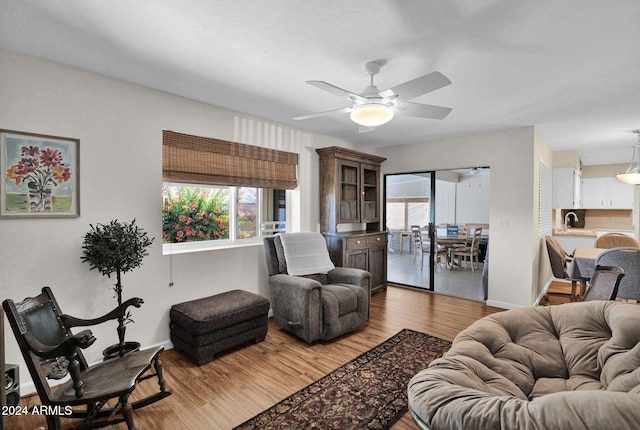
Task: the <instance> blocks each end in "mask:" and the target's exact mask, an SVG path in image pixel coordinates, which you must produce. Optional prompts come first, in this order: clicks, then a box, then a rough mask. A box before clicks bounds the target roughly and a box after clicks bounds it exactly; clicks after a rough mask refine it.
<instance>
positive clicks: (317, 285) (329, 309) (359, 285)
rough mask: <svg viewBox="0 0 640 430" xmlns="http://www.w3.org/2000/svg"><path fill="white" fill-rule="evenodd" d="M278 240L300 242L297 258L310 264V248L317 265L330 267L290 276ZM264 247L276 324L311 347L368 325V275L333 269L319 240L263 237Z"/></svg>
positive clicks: (312, 237) (314, 237) (306, 236)
mask: <svg viewBox="0 0 640 430" xmlns="http://www.w3.org/2000/svg"><path fill="white" fill-rule="evenodd" d="M292 235H298V236H292ZM283 236H287V237H289V238H293V239H295V240H299V241H300V242H299V247H300V249H301V250H302V252H301V253H302V254H305V255H304V257H308V258H307V260H313V258H314V257H313V255H311V254H310V251H309V249H310V248H312V243H314V244H315V250H316V252H317V253H320V254H322V255H320V256H319V259H320V260H322V261H324V262H325V263H326V264H328V265H329V266H326V264H325V268H326V269H328V270H326V271H324V272H325V273H308V274H296V275H294V274H289V270H288V267H287V257H286V256H287V255H289V256H290V254H288V253H287V252H286V250H285V247H283V244H282V242H283V240H282V237H283ZM301 239H302V240H301ZM320 240H322V243H320V242H319V241H320ZM285 242H286V238H285ZM263 243H264V250H265V257H266V260H267V268H268V270H269V288H270V292H271V306H272V310H273V318H274V320H275V322H276V323H278V324H279V325H281V326H282V327H284V328H286V329H287V330H289V331H290V332H292V333H293V334H295V335H296V336H299V337H301V338H302V339H304V340H306V341H307V342H309V343H311V342H313V341H316V340H329V339H333V338H335V337H338V336H341V335H343V334H345V333H349V332H351V331H353V330H356V329H358V328H360V327H362V326H363V325H364V324H365V322H366V321H367V320H368V319H369V305H370V298H371V275H370V274H369V272H367V271H365V270H360V269H352V268H346V267H333V264H332V263H331V260H330V259H329V252H328V250H327V247H326V242H325V239H324V237H323V236H322V235H321V234H319V233H287V234H285V235H276V236H274V237H265V238H264V239H263ZM322 248H324V251H322ZM324 253H326V255H325V254H324ZM290 261H291V257H290ZM311 266H312V265H311ZM309 270H312V269H309ZM298 272H299V270H298Z"/></svg>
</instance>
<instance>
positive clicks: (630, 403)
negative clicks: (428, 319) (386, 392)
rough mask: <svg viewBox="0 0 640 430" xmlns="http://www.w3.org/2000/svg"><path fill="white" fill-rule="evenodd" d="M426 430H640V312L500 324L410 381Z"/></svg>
mask: <svg viewBox="0 0 640 430" xmlns="http://www.w3.org/2000/svg"><path fill="white" fill-rule="evenodd" d="M408 396H409V407H410V409H411V411H412V414H413V416H414V419H415V420H416V423H417V424H418V425H419V426H420V428H424V429H433V430H438V429H465V430H472V429H482V430H485V429H531V430H538V429H539V430H542V429H558V430H560V429H571V430H593V429H599V430H602V429H615V430H623V429H628V430H636V429H638V428H640V305H636V304H630V303H620V302H605V301H591V302H581V303H570V304H566V305H560V306H536V307H525V308H519V309H513V310H509V311H506V312H501V313H497V314H493V315H490V316H488V317H485V318H483V319H480V320H478V321H476V322H475V323H473V324H472V325H471V326H469V327H468V328H467V329H466V330H463V331H462V332H460V334H459V335H458V336H457V337H456V338H455V339H454V341H453V344H452V345H451V348H450V350H449V351H448V352H447V353H445V355H444V356H443V357H442V358H439V359H437V360H434V361H433V362H431V364H430V365H429V367H428V368H427V369H425V370H423V371H421V372H420V373H418V374H417V375H416V376H414V377H413V379H412V380H411V381H410V382H409V388H408Z"/></svg>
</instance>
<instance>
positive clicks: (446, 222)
mask: <svg viewBox="0 0 640 430" xmlns="http://www.w3.org/2000/svg"><path fill="white" fill-rule="evenodd" d="M489 189H490V169H489V168H488V167H474V168H465V169H454V170H441V171H424V172H413V173H399V174H386V175H385V177H384V202H383V203H384V204H383V208H384V222H385V226H386V228H387V229H388V231H389V253H388V255H389V258H388V263H387V279H388V281H389V282H392V283H395V284H400V285H406V286H411V287H415V288H422V289H426V290H429V291H434V292H438V293H443V294H448V295H454V296H457V297H463V298H468V299H472V300H482V301H484V300H486V297H487V292H486V288H487V285H488V279H486V275H487V273H488V272H487V271H486V269H485V264H484V262H485V261H487V264H488V259H487V258H486V252H487V250H488V244H489V243H488V242H489V201H490V199H489V197H490V196H489ZM411 226H419V230H420V233H418V234H420V236H419V237H418V236H417V234H416V232H415V231H412V229H411ZM476 229H479V230H481V239H478V240H476V242H479V246H478V248H479V254H480V255H479V256H478V262H477V263H476V262H475V259H474V262H473V263H472V262H471V261H469V258H468V257H461V256H460V255H459V253H457V252H456V253H453V251H457V250H459V249H460V248H459V247H465V246H471V238H472V236H473V232H474V231H475V230H476ZM414 230H415V228H414ZM456 230H457V231H458V232H459V233H454V232H455V231H456ZM445 237H446V239H442V238H445ZM438 238H440V240H438ZM453 247H456V249H452V248H453ZM454 255H455V258H453V259H452V258H451V257H452V256H454ZM452 262H455V263H456V264H452ZM472 264H473V268H472ZM483 272H484V276H483Z"/></svg>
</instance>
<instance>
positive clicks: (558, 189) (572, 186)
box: [553, 167, 582, 209]
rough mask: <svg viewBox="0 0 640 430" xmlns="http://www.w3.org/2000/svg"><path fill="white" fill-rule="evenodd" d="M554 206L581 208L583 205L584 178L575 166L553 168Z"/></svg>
mask: <svg viewBox="0 0 640 430" xmlns="http://www.w3.org/2000/svg"><path fill="white" fill-rule="evenodd" d="M553 207H554V208H559V209H579V208H581V207H582V179H581V177H580V172H578V171H577V170H576V169H574V168H573V167H558V168H555V169H553Z"/></svg>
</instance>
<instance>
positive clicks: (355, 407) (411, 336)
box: [235, 329, 451, 430]
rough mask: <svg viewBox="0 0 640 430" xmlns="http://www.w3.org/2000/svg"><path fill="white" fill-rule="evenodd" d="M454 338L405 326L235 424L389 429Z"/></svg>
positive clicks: (241, 428)
mask: <svg viewBox="0 0 640 430" xmlns="http://www.w3.org/2000/svg"><path fill="white" fill-rule="evenodd" d="M450 345H451V342H448V341H446V340H443V339H439V338H437V337H433V336H429V335H427V334H424V333H420V332H417V331H413V330H409V329H403V330H402V331H400V332H399V333H397V334H396V335H394V336H393V337H391V338H390V339H387V340H386V341H384V342H383V343H381V344H380V345H378V346H376V347H375V348H373V349H371V350H369V351H367V352H365V353H364V354H362V355H360V356H359V357H358V358H356V359H354V360H352V361H350V362H349V363H347V364H345V365H344V366H341V367H339V368H338V369H336V370H334V371H333V372H331V373H329V374H328V375H326V376H324V377H322V378H321V379H319V380H318V381H316V382H314V383H312V384H311V385H308V386H307V387H305V388H303V389H302V390H300V391H298V392H297V393H295V394H292V395H291V396H289V397H287V398H286V399H284V400H282V401H281V402H279V403H277V404H275V405H274V406H272V407H270V408H269V409H267V410H266V411H264V412H261V413H260V414H258V415H256V416H255V417H253V418H251V419H250V420H248V421H246V422H244V423H243V424H241V425H239V426H238V427H236V428H235V430H246V429H295V430H299V429H307V428H321V429H339V430H344V429H362V428H368V429H388V428H390V427H391V426H392V425H393V424H394V423H395V422H396V421H398V420H399V419H400V418H402V416H403V415H404V414H405V413H406V412H407V410H408V406H407V384H408V383H409V380H410V379H411V378H412V377H413V376H414V375H415V374H416V373H418V372H419V371H420V370H422V369H424V368H426V367H427V365H428V364H429V363H431V361H432V360H434V359H435V358H438V357H440V356H442V354H443V353H444V352H445V351H447V350H448V349H449V346H450Z"/></svg>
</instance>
